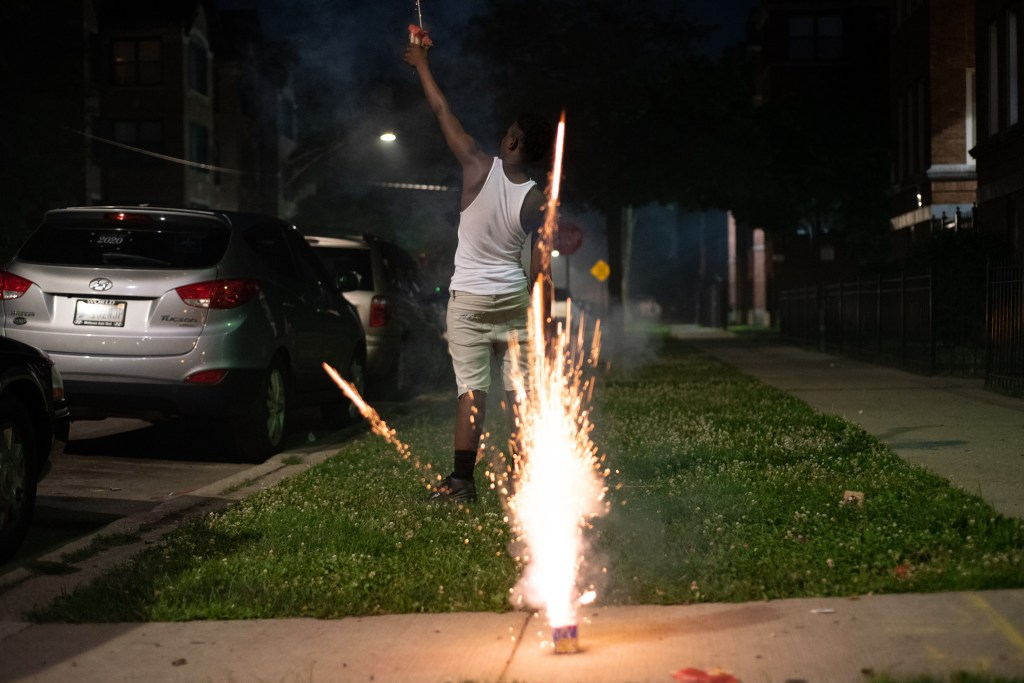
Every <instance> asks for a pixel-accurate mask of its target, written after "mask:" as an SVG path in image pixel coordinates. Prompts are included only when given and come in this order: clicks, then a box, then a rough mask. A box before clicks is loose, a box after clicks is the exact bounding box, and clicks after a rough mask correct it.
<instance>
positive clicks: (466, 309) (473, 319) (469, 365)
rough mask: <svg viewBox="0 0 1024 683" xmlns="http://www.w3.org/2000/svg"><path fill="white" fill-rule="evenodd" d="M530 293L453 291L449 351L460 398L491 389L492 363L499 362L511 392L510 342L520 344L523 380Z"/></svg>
mask: <svg viewBox="0 0 1024 683" xmlns="http://www.w3.org/2000/svg"><path fill="white" fill-rule="evenodd" d="M529 307H530V294H529V292H527V291H526V289H523V290H522V291H521V292H512V293H511V294H468V293H466V292H457V291H452V292H451V294H450V296H449V298H448V316H447V322H448V352H449V353H450V354H451V356H452V366H453V367H454V368H455V382H456V384H457V385H458V391H459V396H462V395H463V394H465V393H466V392H468V391H484V392H486V391H488V390H489V389H490V387H491V360H492V359H496V360H499V361H500V362H501V378H502V382H503V384H504V386H505V391H512V390H514V389H515V386H514V385H513V384H512V358H511V353H510V351H509V343H510V342H512V341H515V342H517V343H519V344H520V346H519V349H520V353H519V371H520V372H521V373H522V376H523V377H525V376H526V373H527V368H528V364H527V358H526V312H527V310H528V309H529Z"/></svg>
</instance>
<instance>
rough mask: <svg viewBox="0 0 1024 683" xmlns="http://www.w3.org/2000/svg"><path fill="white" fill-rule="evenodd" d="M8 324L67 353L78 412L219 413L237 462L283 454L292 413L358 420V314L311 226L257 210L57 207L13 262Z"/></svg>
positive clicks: (67, 375)
mask: <svg viewBox="0 0 1024 683" xmlns="http://www.w3.org/2000/svg"><path fill="white" fill-rule="evenodd" d="M0 283H2V290H3V302H2V307H0V330H2V331H3V334H4V335H5V336H7V337H11V338H13V339H17V340H20V341H22V342H25V343H28V344H31V345H33V346H36V347H38V348H41V349H43V350H45V351H46V352H47V353H48V354H49V355H50V357H51V358H52V359H53V360H54V362H55V363H56V365H57V368H58V369H59V370H60V373H61V375H62V376H63V377H64V384H65V388H66V392H67V398H68V402H69V404H70V406H71V411H72V415H73V416H74V417H75V419H78V418H80V417H109V416H114V415H123V416H134V417H142V418H147V419H152V418H153V417H154V416H168V415H169V416H182V417H186V418H190V419H203V420H214V421H216V422H217V423H218V424H219V425H221V426H223V428H224V430H225V433H226V434H227V435H228V436H229V437H230V445H231V446H233V447H234V450H235V452H236V455H238V456H240V457H243V458H245V459H250V460H260V459H264V458H266V457H267V456H269V455H271V454H273V453H274V452H276V451H277V450H279V449H280V447H281V445H282V441H283V438H284V435H285V427H286V418H287V417H288V415H289V413H290V412H291V410H292V408H294V407H299V406H316V405H319V406H321V408H322V410H323V413H324V417H325V418H326V419H328V420H329V421H331V422H334V423H341V422H346V421H350V420H354V419H356V418H357V416H358V414H357V412H356V411H355V408H354V406H352V405H351V404H350V403H349V402H348V401H347V399H345V398H344V397H343V395H342V394H341V392H340V391H338V389H337V387H335V386H334V384H333V383H332V382H331V381H330V378H329V377H328V376H327V375H326V373H325V372H324V371H323V369H322V367H321V363H322V362H323V361H327V362H328V363H330V364H331V365H333V366H334V367H336V368H337V369H338V371H339V372H341V373H342V374H343V375H345V376H346V377H348V378H349V379H351V380H353V381H354V383H355V384H356V386H357V388H359V389H362V388H363V375H364V367H365V362H366V346H365V337H364V334H363V331H362V326H361V324H360V322H359V319H358V316H357V314H356V313H355V311H354V309H353V307H352V306H350V305H349V304H348V303H347V302H346V301H345V299H344V298H343V297H342V296H341V293H340V292H339V291H338V289H337V285H336V284H335V283H334V282H333V281H332V280H331V278H330V276H329V275H328V274H327V272H326V270H325V269H324V267H323V265H322V264H321V263H320V261H319V260H318V259H317V258H316V256H315V254H314V253H313V251H312V249H310V247H309V245H308V244H307V243H306V241H305V240H304V239H303V238H302V236H301V235H300V234H299V232H298V231H297V230H296V229H295V228H294V227H293V226H291V225H289V224H288V223H285V222H283V221H281V220H278V219H276V218H271V217H268V216H263V215H258V214H244V213H233V212H226V211H194V210H182V209H166V208H139V207H84V208H70V209H59V210H54V211H50V212H48V213H47V214H46V215H45V217H44V219H43V222H42V225H40V226H39V228H37V229H36V231H35V232H34V233H33V234H32V235H30V236H29V238H28V239H27V241H26V242H25V244H23V245H22V247H21V249H20V250H19V251H18V253H17V254H16V255H15V257H14V258H13V260H12V261H11V262H10V263H9V264H8V265H7V267H6V269H5V270H2V271H0Z"/></svg>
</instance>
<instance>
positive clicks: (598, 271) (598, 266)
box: [590, 259, 612, 282]
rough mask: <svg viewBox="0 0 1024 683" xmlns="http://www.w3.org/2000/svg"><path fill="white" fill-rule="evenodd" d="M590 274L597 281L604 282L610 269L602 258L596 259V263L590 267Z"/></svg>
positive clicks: (609, 273) (610, 272) (610, 271)
mask: <svg viewBox="0 0 1024 683" xmlns="http://www.w3.org/2000/svg"><path fill="white" fill-rule="evenodd" d="M590 274H591V275H593V276H594V277H596V278H597V279H598V281H600V282H604V281H605V280H607V279H608V276H609V275H611V274H612V269H611V267H609V266H608V264H607V263H605V262H604V259H597V263H595V264H594V266H593V267H592V268H591V269H590Z"/></svg>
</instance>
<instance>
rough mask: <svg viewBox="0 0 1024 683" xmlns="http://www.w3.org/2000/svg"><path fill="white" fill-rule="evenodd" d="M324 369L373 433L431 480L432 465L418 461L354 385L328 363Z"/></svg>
mask: <svg viewBox="0 0 1024 683" xmlns="http://www.w3.org/2000/svg"><path fill="white" fill-rule="evenodd" d="M323 369H324V371H325V372H326V373H327V374H328V375H329V376H330V378H331V379H332V380H334V383H335V384H337V385H338V388H339V389H341V391H342V393H344V394H345V396H347V397H348V399H349V400H350V401H352V403H353V404H354V405H355V407H356V408H357V409H358V410H359V414H360V415H362V416H363V418H364V419H365V420H366V421H367V422H369V423H370V429H371V430H372V431H373V433H374V434H376V435H377V436H381V437H383V438H384V440H385V441H387V442H388V443H389V444H391V445H392V446H394V447H395V450H397V451H398V454H399V455H400V456H402V459H403V460H406V461H408V462H411V463H412V464H413V465H414V466H415V467H416V469H418V470H419V471H420V472H422V473H423V476H424V477H426V478H429V475H430V474H431V469H432V468H431V466H430V463H426V464H424V463H421V462H420V461H419V459H417V458H416V457H415V456H414V455H413V454H412V450H411V449H410V448H409V446H408V444H405V443H403V442H402V441H400V440H399V439H398V437H397V436H396V434H397V432H395V430H394V429H391V428H390V427H388V423H387V422H385V421H384V419H383V418H382V417H381V416H380V415H379V414H378V413H377V411H376V410H374V409H373V407H372V406H371V405H370V404H369V403H367V402H366V401H364V400H363V397H362V396H360V395H359V392H358V391H356V388H355V387H354V386H352V384H350V383H349V382H348V381H347V380H345V378H344V377H342V376H341V375H340V374H338V371H337V370H335V369H334V368H332V367H331V366H330V365H329V364H327V363H323ZM433 478H434V479H435V480H439V479H440V475H436V474H435V475H434V477H433ZM430 486H431V484H430V483H429V481H428V483H427V488H430Z"/></svg>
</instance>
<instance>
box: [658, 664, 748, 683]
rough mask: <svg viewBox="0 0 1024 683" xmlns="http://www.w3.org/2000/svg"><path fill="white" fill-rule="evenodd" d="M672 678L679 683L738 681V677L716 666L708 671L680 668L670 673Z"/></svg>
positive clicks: (729, 682)
mask: <svg viewBox="0 0 1024 683" xmlns="http://www.w3.org/2000/svg"><path fill="white" fill-rule="evenodd" d="M672 678H674V679H676V680H677V681H679V682H680V683H740V679H738V678H736V677H735V676H733V675H732V674H731V673H729V672H728V671H724V670H722V669H717V668H716V669H711V670H710V671H703V670H701V669H680V670H679V671H677V672H675V673H674V674H672Z"/></svg>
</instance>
